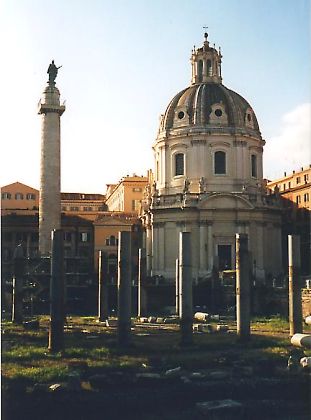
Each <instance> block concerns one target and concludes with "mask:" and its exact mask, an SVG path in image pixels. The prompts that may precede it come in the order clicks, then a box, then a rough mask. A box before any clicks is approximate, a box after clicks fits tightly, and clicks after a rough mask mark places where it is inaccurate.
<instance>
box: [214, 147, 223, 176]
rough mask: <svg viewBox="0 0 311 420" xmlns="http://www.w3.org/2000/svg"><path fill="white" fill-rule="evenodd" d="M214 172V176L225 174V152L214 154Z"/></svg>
mask: <svg viewBox="0 0 311 420" xmlns="http://www.w3.org/2000/svg"><path fill="white" fill-rule="evenodd" d="M214 170H215V175H225V174H226V153H225V152H222V151H219V152H215V155H214Z"/></svg>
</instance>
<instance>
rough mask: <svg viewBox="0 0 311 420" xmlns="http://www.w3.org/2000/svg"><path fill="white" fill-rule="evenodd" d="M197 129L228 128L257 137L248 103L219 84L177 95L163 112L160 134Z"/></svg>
mask: <svg viewBox="0 0 311 420" xmlns="http://www.w3.org/2000/svg"><path fill="white" fill-rule="evenodd" d="M199 126H200V127H202V126H207V127H210V128H213V127H214V128H217V127H219V128H221V129H222V130H223V129H224V127H228V128H229V127H230V128H235V129H243V131H244V130H247V131H248V130H251V131H252V133H254V131H257V134H260V131H259V126H258V122H257V118H256V115H255V113H254V111H253V109H252V107H251V106H250V104H249V103H248V102H247V101H246V100H245V99H244V98H243V97H242V96H240V95H239V94H237V93H236V92H234V91H232V90H230V89H228V88H226V87H225V86H224V85H223V84H221V83H211V82H206V83H197V84H193V85H191V86H189V87H188V88H186V89H184V90H182V91H181V92H179V93H178V94H177V95H176V96H175V97H174V98H173V99H172V101H171V102H170V104H169V105H168V107H167V109H166V111H165V114H164V116H163V118H162V121H161V127H160V131H162V130H167V129H171V128H187V127H199Z"/></svg>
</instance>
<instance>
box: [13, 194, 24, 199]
mask: <svg viewBox="0 0 311 420" xmlns="http://www.w3.org/2000/svg"><path fill="white" fill-rule="evenodd" d="M15 200H24V194H22V193H16V194H15Z"/></svg>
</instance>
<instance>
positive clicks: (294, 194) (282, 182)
mask: <svg viewBox="0 0 311 420" xmlns="http://www.w3.org/2000/svg"><path fill="white" fill-rule="evenodd" d="M267 187H268V188H269V189H270V190H271V191H272V192H277V193H278V194H280V196H281V197H282V198H285V199H287V200H289V201H292V202H293V203H295V204H296V206H297V207H298V208H306V209H309V210H311V165H309V167H308V168H301V169H300V170H299V171H293V172H292V173H291V174H289V175H287V174H286V172H285V173H284V177H283V178H279V179H276V180H274V181H268V184H267Z"/></svg>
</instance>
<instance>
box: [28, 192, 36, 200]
mask: <svg viewBox="0 0 311 420" xmlns="http://www.w3.org/2000/svg"><path fill="white" fill-rule="evenodd" d="M35 199H36V195H35V194H31V193H28V194H26V200H35Z"/></svg>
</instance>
